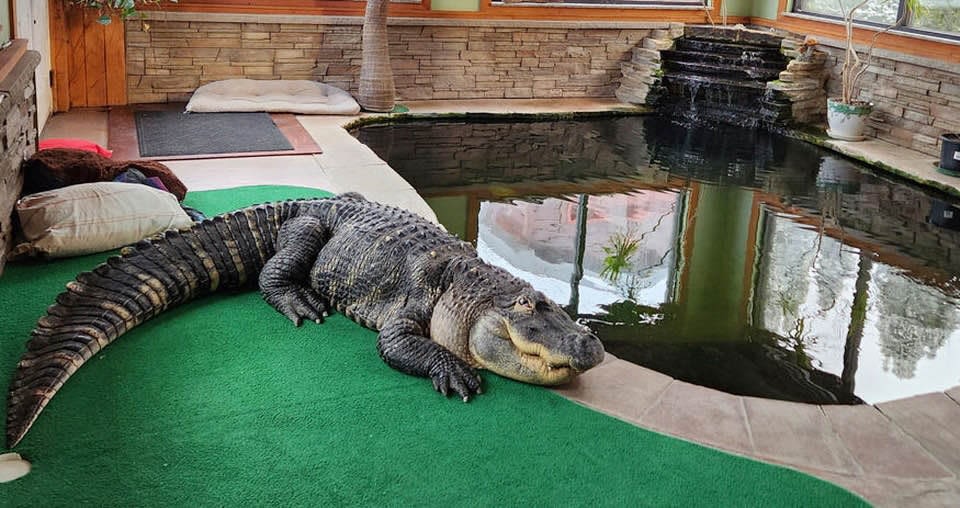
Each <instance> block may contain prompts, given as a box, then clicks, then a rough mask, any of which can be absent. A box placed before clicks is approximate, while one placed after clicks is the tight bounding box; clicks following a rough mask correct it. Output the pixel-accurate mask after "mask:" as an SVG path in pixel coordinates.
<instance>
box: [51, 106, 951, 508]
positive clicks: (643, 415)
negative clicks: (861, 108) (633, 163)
mask: <svg viewBox="0 0 960 508" xmlns="http://www.w3.org/2000/svg"><path fill="white" fill-rule="evenodd" d="M405 105H407V106H408V107H409V108H410V113H412V114H429V113H439V112H483V113H545V112H570V111H578V112H584V111H588V112H595V111H611V110H623V109H631V107H630V106H625V105H623V104H621V103H619V102H616V101H615V100H591V99H586V100H518V101H483V100H480V101H456V102H453V101H420V102H412V103H405ZM107 117H108V115H107V113H106V112H105V111H92V110H89V111H75V112H71V113H69V114H64V115H56V116H54V117H52V118H51V119H50V121H49V122H48V123H47V126H46V128H45V129H44V132H43V134H42V137H81V138H85V139H89V140H91V141H96V142H98V143H100V144H104V145H108V146H109V140H108V139H107V132H108V128H107V127H108V125H107V124H108V119H107ZM297 118H298V120H299V121H300V123H301V124H302V125H303V127H304V128H305V129H306V130H307V132H309V133H310V135H311V136H313V138H314V139H315V140H316V141H317V143H319V144H320V146H321V148H322V150H323V153H322V154H317V155H301V156H271V157H256V158H230V159H205V160H192V161H170V162H169V163H167V164H168V165H169V166H170V167H171V169H173V171H174V172H175V173H177V175H178V176H180V178H181V179H183V181H184V182H185V183H186V184H187V186H188V188H190V189H191V190H204V189H213V188H222V187H231V186H236V185H249V184H286V185H301V186H306V187H316V188H323V189H327V190H330V191H334V192H344V191H351V190H352V191H360V192H362V193H364V194H365V195H367V196H368V197H369V198H371V199H376V200H381V201H384V202H388V203H392V204H395V205H398V206H402V207H406V208H409V209H411V210H413V211H416V212H418V213H421V214H423V215H424V216H426V217H428V218H430V219H431V220H436V217H435V216H434V215H433V212H432V211H431V210H430V208H429V207H427V205H426V203H425V202H424V201H423V199H421V198H420V196H419V195H418V194H417V193H416V191H415V190H414V189H413V188H412V187H411V186H410V185H409V184H408V183H407V182H406V181H404V180H403V179H402V178H400V176H399V175H397V174H396V173H395V172H394V171H393V170H392V169H391V168H390V167H389V166H387V164H386V163H384V162H383V161H382V160H380V159H379V158H378V157H377V156H376V155H375V154H374V153H373V152H372V151H371V150H370V149H368V148H367V147H365V146H363V145H362V144H360V143H359V142H358V141H356V140H355V139H354V138H353V137H352V136H350V135H349V134H348V133H347V132H346V131H345V130H344V129H343V126H344V125H347V124H349V123H351V122H353V121H355V120H356V117H338V116H320V117H306V116H299V117H297ZM828 143H829V144H830V145H831V146H833V147H834V148H835V149H837V150H839V151H842V152H846V153H848V154H850V155H853V156H856V157H859V158H863V159H866V160H870V161H874V162H876V163H879V164H881V165H882V166H884V167H886V168H887V169H889V170H893V171H895V172H898V173H900V174H901V176H905V177H907V178H911V179H914V180H916V181H920V182H926V183H928V184H931V185H935V186H938V187H940V188H942V189H945V190H947V191H948V192H951V193H954V194H958V195H960V179H956V178H951V177H947V176H945V175H941V174H940V173H937V172H936V171H935V170H934V163H935V162H936V161H935V159H934V158H931V157H929V156H925V155H923V154H919V153H916V152H911V151H909V150H905V149H902V148H899V147H894V146H892V145H889V144H887V143H884V142H881V141H868V142H860V143H844V142H833V141H829V142H828ZM555 391H556V392H557V393H559V394H561V395H563V396H565V397H568V398H570V399H572V400H574V401H577V402H579V403H582V404H584V405H586V406H589V407H592V408H594V409H597V410H599V411H602V412H605V413H607V414H610V415H612V416H614V417H617V418H620V419H622V420H625V421H628V422H631V423H633V424H636V425H638V426H641V427H644V428H648V429H651V430H655V431H658V432H663V433H666V434H670V435H673V436H676V437H679V438H682V439H687V440H690V441H694V442H698V443H702V444H705V445H708V446H713V447H716V448H719V449H723V450H726V451H729V452H732V453H736V454H740V455H744V456H749V457H754V458H757V459H760V460H764V461H767V462H771V463H775V464H781V465H785V466H788V467H791V468H795V469H798V470H801V471H805V472H807V473H810V474H813V475H815V476H818V477H820V478H823V479H826V480H828V481H831V482H834V483H837V484H840V485H843V486H845V487H847V488H849V489H851V490H852V491H854V492H857V493H859V494H860V495H862V496H863V497H864V498H866V499H867V500H869V501H870V502H872V503H874V504H875V505H877V506H911V507H913V506H916V507H928V506H929V507H937V506H960V479H958V475H960V424H958V422H960V386H958V387H955V388H952V389H950V390H948V391H947V392H945V393H932V394H927V395H920V396H917V397H911V398H908V399H902V400H897V401H893V402H888V403H884V404H879V405H876V406H817V405H809V404H797V403H791V402H782V401H775V400H766V399H758V398H753V397H741V396H734V395H729V394H726V393H723V392H719V391H716V390H712V389H708V388H704V387H700V386H696V385H691V384H689V383H685V382H682V381H678V380H675V379H672V378H670V377H668V376H665V375H663V374H660V373H657V372H654V371H652V370H649V369H646V368H643V367H639V366H637V365H634V364H631V363H629V362H625V361H622V360H620V359H617V358H614V357H613V356H611V355H608V357H607V359H606V360H605V361H604V363H603V364H601V365H600V366H599V367H597V368H595V369H593V370H591V371H589V372H587V373H586V374H584V375H583V376H581V377H580V378H579V379H578V380H576V381H575V382H574V383H571V384H570V385H568V386H564V387H560V388H557V389H556V390H555Z"/></svg>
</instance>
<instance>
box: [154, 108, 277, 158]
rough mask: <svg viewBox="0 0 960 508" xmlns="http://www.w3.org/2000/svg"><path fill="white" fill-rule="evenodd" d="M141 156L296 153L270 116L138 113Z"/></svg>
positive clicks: (176, 112)
mask: <svg viewBox="0 0 960 508" xmlns="http://www.w3.org/2000/svg"><path fill="white" fill-rule="evenodd" d="M135 117H136V122H137V142H138V143H139V145H140V156H142V157H158V156H173V155H197V154H226V153H245V152H274V151H282V150H293V145H291V144H290V142H289V141H288V140H287V138H286V137H285V136H284V135H283V133H282V132H280V129H278V128H277V126H276V124H275V123H273V120H272V119H271V118H270V115H269V114H268V113H184V112H183V111H137V112H136V113H135Z"/></svg>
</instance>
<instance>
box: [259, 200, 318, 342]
mask: <svg viewBox="0 0 960 508" xmlns="http://www.w3.org/2000/svg"><path fill="white" fill-rule="evenodd" d="M328 238H329V234H328V233H327V231H326V228H324V227H323V224H322V223H321V222H320V219H318V218H316V217H310V216H303V217H296V218H293V219H290V220H288V221H286V222H284V223H283V225H282V226H280V231H279V232H278V235H277V252H276V254H274V255H273V257H271V258H270V259H269V260H268V261H267V262H266V264H264V266H263V270H262V271H261V272H260V280H259V283H260V292H261V294H263V298H264V300H266V301H267V303H269V304H270V305H271V306H273V308H274V309H277V311H279V312H280V313H281V314H283V315H284V316H287V318H288V319H290V321H293V324H294V325H296V326H300V323H301V321H302V320H303V319H304V318H306V319H309V320H311V321H314V322H316V323H322V322H323V318H324V316H326V315H327V312H328V309H329V305H328V302H327V301H326V299H324V298H323V297H322V296H321V295H319V294H317V292H316V291H314V290H313V289H311V288H310V285H309V282H308V277H309V274H310V267H311V266H312V265H313V262H314V260H316V258H317V254H318V253H319V252H320V249H321V248H322V247H323V245H324V244H325V243H326V242H327V239H328Z"/></svg>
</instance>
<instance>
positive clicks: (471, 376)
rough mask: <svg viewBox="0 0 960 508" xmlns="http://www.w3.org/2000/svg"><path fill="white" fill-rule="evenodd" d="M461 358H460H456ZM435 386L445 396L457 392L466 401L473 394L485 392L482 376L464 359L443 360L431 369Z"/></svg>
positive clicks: (431, 377) (431, 376)
mask: <svg viewBox="0 0 960 508" xmlns="http://www.w3.org/2000/svg"><path fill="white" fill-rule="evenodd" d="M454 359H455V360H459V358H454ZM430 379H432V380H433V387H434V389H436V390H437V391H438V392H440V393H442V394H443V395H444V396H445V397H446V396H449V395H450V392H455V393H456V394H457V395H459V396H460V398H462V399H463V401H464V402H467V401H469V400H470V397H472V396H473V395H479V394H481V393H483V390H482V389H481V388H480V376H479V375H478V374H477V373H476V371H474V370H473V369H472V368H470V367H469V366H468V365H466V364H465V363H463V362H462V361H441V362H438V363H437V364H435V365H434V367H433V368H432V369H430Z"/></svg>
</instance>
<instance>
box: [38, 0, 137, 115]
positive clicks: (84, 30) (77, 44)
mask: <svg viewBox="0 0 960 508" xmlns="http://www.w3.org/2000/svg"><path fill="white" fill-rule="evenodd" d="M49 6H50V30H51V36H50V42H51V59H52V63H53V72H54V81H53V93H54V98H55V99H54V110H55V111H68V110H70V108H74V107H98V106H115V105H122V104H126V103H127V84H126V79H127V76H126V74H127V71H126V48H125V46H126V37H125V30H124V23H123V22H122V21H120V20H118V19H114V20H113V21H112V22H111V23H109V24H106V25H103V24H101V23H100V22H99V21H98V18H99V13H98V12H97V11H96V10H95V9H83V8H78V7H73V6H70V5H68V4H67V2H66V0H50V1H49Z"/></svg>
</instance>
